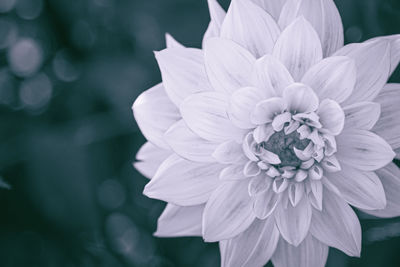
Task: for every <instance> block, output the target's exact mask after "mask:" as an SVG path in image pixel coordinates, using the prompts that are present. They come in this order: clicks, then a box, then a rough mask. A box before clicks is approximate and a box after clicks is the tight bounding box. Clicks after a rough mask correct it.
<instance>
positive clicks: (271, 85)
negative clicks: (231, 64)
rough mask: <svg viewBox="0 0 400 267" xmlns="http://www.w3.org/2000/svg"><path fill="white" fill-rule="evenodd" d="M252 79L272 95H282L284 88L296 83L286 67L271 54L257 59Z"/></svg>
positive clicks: (256, 84)
mask: <svg viewBox="0 0 400 267" xmlns="http://www.w3.org/2000/svg"><path fill="white" fill-rule="evenodd" d="M252 81H253V84H254V85H255V86H256V87H258V88H260V89H262V90H263V91H264V92H265V93H266V94H267V96H270V97H272V96H282V93H283V90H284V89H285V88H286V87H288V86H289V85H291V84H292V83H294V80H293V78H292V76H291V75H290V73H289V71H288V70H287V69H286V67H285V66H284V65H283V64H282V63H281V62H280V61H279V60H277V59H276V58H274V57H273V56H271V55H265V56H263V57H262V58H259V59H258V60H257V61H256V63H255V65H254V69H253V73H252Z"/></svg>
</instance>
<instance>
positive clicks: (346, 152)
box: [336, 129, 395, 171]
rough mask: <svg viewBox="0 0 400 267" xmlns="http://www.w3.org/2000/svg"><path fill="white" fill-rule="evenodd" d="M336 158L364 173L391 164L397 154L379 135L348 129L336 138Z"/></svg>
mask: <svg viewBox="0 0 400 267" xmlns="http://www.w3.org/2000/svg"><path fill="white" fill-rule="evenodd" d="M336 141H337V146H338V152H337V153H336V157H337V159H338V160H339V161H340V162H344V163H346V164H349V165H351V166H353V167H354V168H357V169H359V170H363V171H374V170H377V169H380V168H382V167H384V166H385V165H387V164H389V163H390V162H391V161H392V160H393V158H394V156H395V153H394V152H393V150H392V148H391V147H390V145H389V144H388V143H387V142H386V141H385V140H383V139H382V138H381V137H379V136H378V135H376V134H374V133H372V132H370V131H366V130H358V129H346V130H345V131H343V132H342V133H341V134H340V135H339V136H337V137H336Z"/></svg>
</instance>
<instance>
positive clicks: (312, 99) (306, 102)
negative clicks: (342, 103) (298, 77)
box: [283, 83, 319, 113]
mask: <svg viewBox="0 0 400 267" xmlns="http://www.w3.org/2000/svg"><path fill="white" fill-rule="evenodd" d="M283 99H285V101H286V103H287V108H288V110H290V111H292V112H296V113H307V112H311V111H315V110H316V109H317V108H318V105H319V100H318V97H317V95H316V94H315V93H314V91H313V90H312V89H311V88H310V87H309V86H307V85H305V84H301V83H294V84H292V85H290V86H288V87H287V88H286V89H285V91H283Z"/></svg>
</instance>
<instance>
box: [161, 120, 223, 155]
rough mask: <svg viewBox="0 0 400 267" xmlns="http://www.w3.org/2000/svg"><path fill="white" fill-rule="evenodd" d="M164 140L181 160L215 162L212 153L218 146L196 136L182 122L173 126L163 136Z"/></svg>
mask: <svg viewBox="0 0 400 267" xmlns="http://www.w3.org/2000/svg"><path fill="white" fill-rule="evenodd" d="M164 138H165V141H166V142H167V143H168V144H169V145H170V147H171V149H172V150H173V151H174V152H175V153H177V154H178V155H179V156H181V157H182V158H185V159H188V160H192V161H197V162H215V159H214V158H213V157H212V153H213V152H214V150H215V148H216V147H217V146H218V144H217V143H214V142H210V141H207V140H205V139H203V138H201V137H199V136H198V135H196V134H195V133H194V132H193V131H192V130H190V129H189V127H188V126H187V125H186V123H185V122H184V121H183V120H180V121H178V122H176V123H175V124H173V125H172V126H171V127H170V128H169V129H168V131H167V132H166V133H165V134H164Z"/></svg>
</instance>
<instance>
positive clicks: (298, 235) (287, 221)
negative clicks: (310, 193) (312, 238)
mask: <svg viewBox="0 0 400 267" xmlns="http://www.w3.org/2000/svg"><path fill="white" fill-rule="evenodd" d="M274 214H275V221H276V225H277V226H278V229H279V232H280V233H281V235H282V237H283V238H284V239H285V240H286V241H287V242H288V243H289V244H292V245H294V246H298V245H299V244H300V243H301V242H302V241H303V240H304V238H305V237H306V236H307V234H308V229H309V227H310V222H311V215H312V211H311V206H310V203H309V202H308V200H307V198H302V199H301V201H300V202H299V203H298V204H297V206H296V207H293V206H292V205H291V204H288V205H287V208H284V207H283V205H282V203H281V204H280V205H278V206H277V207H276V210H275V213H274Z"/></svg>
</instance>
